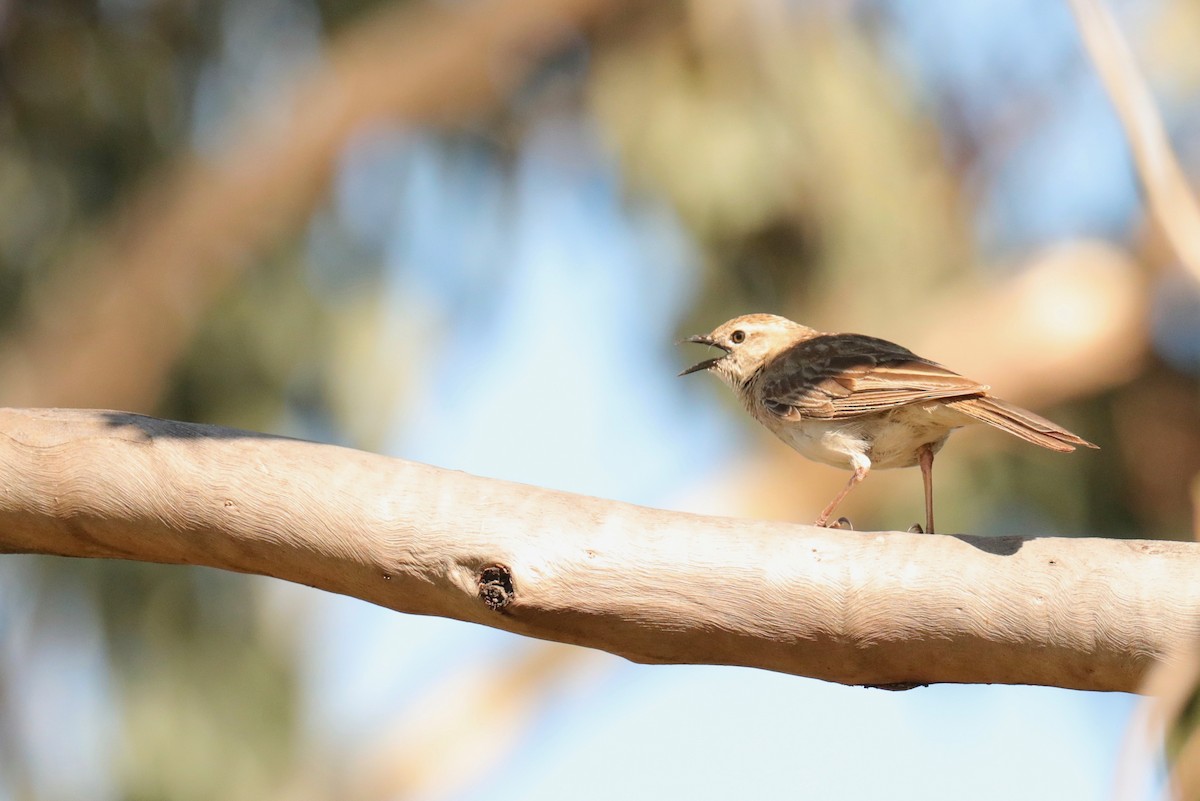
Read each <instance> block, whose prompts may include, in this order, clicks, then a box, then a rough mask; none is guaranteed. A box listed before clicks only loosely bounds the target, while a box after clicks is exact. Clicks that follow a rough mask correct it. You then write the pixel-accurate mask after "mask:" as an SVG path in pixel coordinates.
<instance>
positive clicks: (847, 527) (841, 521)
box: [826, 517, 854, 531]
mask: <svg viewBox="0 0 1200 801" xmlns="http://www.w3.org/2000/svg"><path fill="white" fill-rule="evenodd" d="M826 528H840V529H842V530H843V531H854V524H853V523H851V522H850V518H848V517H839V518H838V519H837V520H834V521H833V522H832V523H828V524H826Z"/></svg>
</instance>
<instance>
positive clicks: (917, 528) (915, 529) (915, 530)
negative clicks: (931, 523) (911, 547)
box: [908, 523, 925, 534]
mask: <svg viewBox="0 0 1200 801" xmlns="http://www.w3.org/2000/svg"><path fill="white" fill-rule="evenodd" d="M908 533H909V534H924V533H925V529H923V528H922V527H921V524H920V523H913V524H912V525H911V526H909V527H908Z"/></svg>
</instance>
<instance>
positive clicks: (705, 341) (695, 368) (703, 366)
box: [680, 334, 729, 375]
mask: <svg viewBox="0 0 1200 801" xmlns="http://www.w3.org/2000/svg"><path fill="white" fill-rule="evenodd" d="M683 341H684V342H695V343H696V344H697V345H708V346H709V347H713V348H720V349H721V350H723V351H725V352H724V353H722V354H721V355H720V356H717V357H716V358H715V359H705V360H704V361H702V362H700V363H699V364H693V365H692V366H691V367H689V368H688V369H686V370H684V371H683V372H682V373H680V375H688V374H689V373H698V372H700V371H701V370H707V369H708V368H710V367H712V366H713V365H714V364H716V363H717V362H719V361H721V359H724V358H725V357H726V356H727V355H728V354H729V348H727V347H725V346H724V345H722V344H721V343H719V342H716V341H714V340H713V338H712V336H711V335H710V334H696V335H694V336H690V337H688V338H687V339H685V340H683Z"/></svg>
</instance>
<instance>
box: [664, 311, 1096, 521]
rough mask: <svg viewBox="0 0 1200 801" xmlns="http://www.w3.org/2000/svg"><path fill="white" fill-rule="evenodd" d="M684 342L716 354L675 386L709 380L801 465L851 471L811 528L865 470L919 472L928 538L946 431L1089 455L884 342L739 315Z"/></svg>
mask: <svg viewBox="0 0 1200 801" xmlns="http://www.w3.org/2000/svg"><path fill="white" fill-rule="evenodd" d="M685 341H687V342H696V343H699V344H701V345H711V346H713V347H715V348H720V349H721V350H723V351H724V353H723V354H721V355H720V356H717V357H716V358H713V359H706V360H704V361H702V362H700V363H699V364H697V365H694V366H692V367H689V368H688V369H686V370H684V371H683V372H682V373H680V375H681V376H682V375H687V374H689V373H695V372H698V371H700V370H711V371H712V372H714V373H716V374H717V375H718V376H719V377H720V378H721V380H722V381H724V382H725V383H726V384H728V385H729V386H730V387H731V388H732V389H733V391H734V393H735V394H737V396H738V398H740V399H741V401H742V403H743V405H745V407H746V410H747V411H749V412H750V414H751V416H752V417H754V419H755V420H757V421H758V422H760V423H762V424H763V425H764V426H766V427H767V428H769V429H770V430H771V432H772V433H773V434H775V436H777V437H779V438H780V439H781V440H783V441H784V442H785V443H787V444H788V445H790V446H791V447H792V448H794V449H795V450H797V451H799V452H800V453H801V454H802V455H803V456H805V457H807V458H809V459H812V460H814V461H817V462H823V463H825V464H830V465H833V466H834V467H842V468H846V469H848V470H852V471H853V475H851V476H850V481H849V483H847V484H846V486H845V488H844V489H843V490H842V491H841V492H839V493H838V494H837V497H835V498H834V499H833V500H832V501H831V502H830V503H829V505H828V506H826V507H825V509H824V510H823V511H822V512H821V515H820V516H819V517H818V518H817V521H816V525H818V526H824V525H828V523H829V518H830V516H831V515H832V514H833V510H834V509H836V508H837V505H838V504H839V503H841V501H842V499H843V498H845V497H846V494H847V493H849V492H850V490H852V489H853V488H854V485H855V484H857V483H858V482H860V481H862V480H863V479H864V478H866V476H867V473H868V472H869V471H870V470H871V468H872V467H875V468H878V469H880V470H886V469H888V468H891V467H912V466H913V465H916V464H919V465H920V466H921V477H922V479H923V480H924V483H925V525H926V528H925V530H926V531H928V533H930V534H932V533H933V531H934V529H933V455H934V454H935V453H937V452H938V451H939V450H941V448H942V445H944V444H945V443H946V438H947V437H949V436H950V432H951V431H953V430H954V429H956V428H961V427H962V426H965V425H970V424H972V423H979V422H983V423H988V424H990V425H993V426H996V427H997V428H1002V429H1004V430H1005V431H1007V432H1008V433H1010V434H1014V435H1015V436H1018V437H1020V438H1021V439H1023V440H1025V441H1026V442H1032V443H1033V444H1034V445H1041V446H1042V447H1043V448H1049V449H1050V450H1052V451H1059V452H1063V453H1066V452H1069V451H1073V450H1075V447H1076V446H1077V445H1083V446H1086V447H1088V448H1095V447H1097V446H1096V445H1093V444H1092V443H1090V442H1088V441H1087V440H1085V439H1082V438H1081V437H1077V436H1075V435H1074V434H1072V433H1071V432H1070V431H1067V430H1066V429H1065V428H1062V427H1060V426H1057V425H1055V424H1054V423H1052V422H1050V421H1049V420H1047V419H1045V418H1044V417H1039V416H1038V415H1036V414H1034V413H1033V412H1029V411H1026V410H1024V409H1021V408H1019V407H1016V406H1013V405H1012V404H1011V403H1006V402H1004V401H1002V400H1000V399H999V398H993V397H992V396H991V395H989V394H988V389H989V387H988V386H987V385H985V384H980V383H977V382H975V381H972V380H971V379H969V378H964V377H962V376H961V375H959V374H958V373H955V372H952V371H950V370H947V369H946V368H945V367H942V366H941V365H940V364H936V363H935V362H931V361H929V360H927V359H922V358H921V357H920V356H917V355H916V354H915V353H913V352H912V351H910V350H908V349H907V348H902V347H900V346H899V345H896V344H894V343H892V342H888V341H887V340H885V339H876V338H875V337H868V336H863V335H862V334H824V333H821V332H820V331H814V330H813V329H811V328H808V327H807V326H803V325H800V324H799V323H794V322H792V321H791V320H788V319H787V318H785V317H778V316H776V315H774V314H747V315H744V316H742V317H735V318H734V319H732V320H730V321H729V322H727V323H725V324H723V325H721V326H718V327H717V328H716V329H714V330H713V332H712V333H711V334H698V335H696V336H692V337H688V338H687V339H686V340H685ZM918 528H919V527H918Z"/></svg>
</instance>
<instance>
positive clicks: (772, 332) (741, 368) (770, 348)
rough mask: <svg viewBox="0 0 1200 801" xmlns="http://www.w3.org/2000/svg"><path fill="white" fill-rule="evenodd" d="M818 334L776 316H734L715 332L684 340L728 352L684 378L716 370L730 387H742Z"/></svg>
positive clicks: (691, 369)
mask: <svg viewBox="0 0 1200 801" xmlns="http://www.w3.org/2000/svg"><path fill="white" fill-rule="evenodd" d="M816 333H817V332H816V331H813V330H812V329H811V328H808V327H806V326H803V325H800V324H799V323H794V322H792V321H791V320H789V319H787V318H786V317H779V316H777V315H774V314H745V315H742V316H741V317H734V318H733V319H732V320H730V321H729V322H726V323H722V324H721V325H719V326H717V327H716V328H714V329H713V330H712V332H711V333H708V334H696V335H695V336H690V337H688V338H687V339H685V340H684V342H695V343H697V344H699V345H709V346H711V347H714V348H719V349H721V350H722V351H724V353H722V354H721V355H720V356H716V357H714V358H712V359H705V360H704V361H702V362H699V363H698V364H694V365H692V366H691V367H689V368H688V369H686V370H684V371H683V372H682V373H680V375H681V376H682V375H688V374H689V373H696V372H699V371H701V370H712V371H713V372H715V373H716V374H717V375H719V376H720V377H721V378H722V379H723V380H725V381H726V382H728V383H729V384H731V385H735V384H740V383H742V382H743V381H745V380H746V379H747V378H749V377H750V376H751V375H752V374H753V373H754V371H755V370H757V369H758V368H759V367H761V366H762V365H763V363H765V362H766V361H768V360H769V359H770V358H771V357H773V356H774V355H776V354H777V353H780V352H781V351H783V350H784V349H786V348H787V347H789V346H790V345H792V344H794V343H796V342H797V341H799V340H801V339H806V338H808V337H810V336H813V335H815V334H816Z"/></svg>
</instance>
